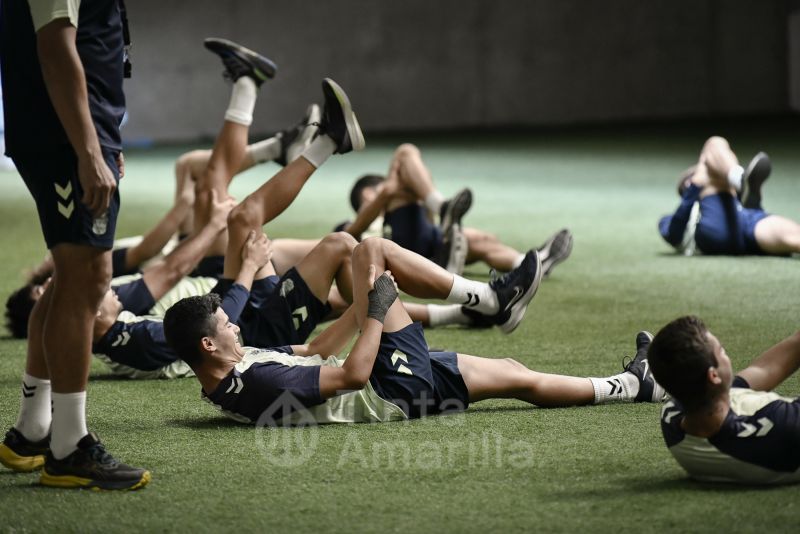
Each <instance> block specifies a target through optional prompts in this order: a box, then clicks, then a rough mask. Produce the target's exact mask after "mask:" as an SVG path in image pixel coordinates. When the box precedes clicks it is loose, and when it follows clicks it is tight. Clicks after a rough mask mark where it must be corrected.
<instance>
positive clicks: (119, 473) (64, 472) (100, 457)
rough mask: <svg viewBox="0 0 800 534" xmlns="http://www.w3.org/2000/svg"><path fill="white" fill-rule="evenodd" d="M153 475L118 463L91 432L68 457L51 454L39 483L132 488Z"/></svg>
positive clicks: (137, 487)
mask: <svg viewBox="0 0 800 534" xmlns="http://www.w3.org/2000/svg"><path fill="white" fill-rule="evenodd" d="M150 478H151V476H150V471H147V470H146V469H141V468H138V467H131V466H129V465H126V464H123V463H120V462H118V461H117V460H116V459H115V458H114V457H113V456H111V455H110V454H109V453H107V452H106V449H105V447H104V446H103V444H102V443H100V440H99V439H98V438H97V436H96V435H95V434H94V432H90V433H89V434H86V435H85V436H84V437H83V438H82V439H81V440H80V441H79V442H78V448H77V449H76V450H75V451H73V452H72V453H70V454H69V455H67V456H66V457H64V458H61V459H56V458H54V457H53V455H52V454H50V453H48V454H47V458H46V459H45V463H44V469H43V470H42V476H41V478H40V479H39V482H40V483H41V484H42V485H43V486H49V487H54V488H85V489H92V490H96V491H100V490H120V491H132V490H137V489H140V488H143V487H144V486H146V485H147V483H148V482H150Z"/></svg>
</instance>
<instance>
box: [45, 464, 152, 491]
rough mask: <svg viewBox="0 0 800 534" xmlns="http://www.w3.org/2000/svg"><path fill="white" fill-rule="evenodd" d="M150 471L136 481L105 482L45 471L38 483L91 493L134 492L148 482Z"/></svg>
mask: <svg viewBox="0 0 800 534" xmlns="http://www.w3.org/2000/svg"><path fill="white" fill-rule="evenodd" d="M150 479H151V476H150V471H145V472H144V473H143V474H142V476H141V478H139V479H138V480H135V481H133V480H125V481H107V480H102V481H99V480H94V479H91V478H82V477H77V476H73V475H51V474H49V473H48V472H47V469H46V468H45V469H43V470H42V475H41V477H40V478H39V483H40V484H41V485H42V486H47V487H50V488H66V489H90V490H93V491H135V490H138V489H141V488H143V487H145V486H146V485H147V484H148V483H149V482H150Z"/></svg>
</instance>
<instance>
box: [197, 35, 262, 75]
mask: <svg viewBox="0 0 800 534" xmlns="http://www.w3.org/2000/svg"><path fill="white" fill-rule="evenodd" d="M203 45H204V46H205V47H206V48H207V49H208V50H210V51H212V52H214V53H215V54H217V55H220V54H221V53H224V52H229V53H231V52H232V53H234V54H238V55H239V56H240V57H243V58H244V59H246V60H247V61H249V62H250V63H251V64H252V66H253V69H254V70H255V74H256V76H258V77H259V78H261V81H267V80H270V79H272V78H274V77H275V73H276V72H277V70H278V66H277V65H275V63H274V62H273V61H272V60H271V59H268V58H266V57H264V56H262V55H261V54H259V53H258V52H255V51H253V50H250V49H249V48H246V47H244V46H242V45H240V44H238V43H234V42H233V41H229V40H227V39H219V38H217V37H210V38H208V39H206V40H205V41H204V42H203Z"/></svg>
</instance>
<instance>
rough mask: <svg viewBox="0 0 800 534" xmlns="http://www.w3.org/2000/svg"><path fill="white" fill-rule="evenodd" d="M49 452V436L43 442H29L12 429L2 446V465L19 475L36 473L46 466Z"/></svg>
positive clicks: (0, 459)
mask: <svg viewBox="0 0 800 534" xmlns="http://www.w3.org/2000/svg"><path fill="white" fill-rule="evenodd" d="M49 450H50V437H49V436H48V437H46V438H44V439H43V440H41V441H29V440H28V439H26V438H25V436H23V435H22V433H21V432H20V431H19V430H17V429H16V428H13V427H12V428H11V429H10V430H9V431H8V432H6V437H5V439H4V440H3V443H2V444H0V463H2V464H3V465H4V466H6V467H8V468H9V469H11V470H12V471H17V472H19V473H28V472H30V471H36V470H37V469H41V468H42V466H43V465H44V459H45V455H46V454H47V451H49Z"/></svg>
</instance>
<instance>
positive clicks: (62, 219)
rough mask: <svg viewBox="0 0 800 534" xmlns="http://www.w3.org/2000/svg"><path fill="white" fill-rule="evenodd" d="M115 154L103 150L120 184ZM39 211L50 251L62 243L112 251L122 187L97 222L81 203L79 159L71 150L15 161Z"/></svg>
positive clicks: (115, 192) (20, 157)
mask: <svg viewBox="0 0 800 534" xmlns="http://www.w3.org/2000/svg"><path fill="white" fill-rule="evenodd" d="M116 156H117V153H116V152H111V151H109V150H106V149H105V148H104V149H103V158H104V159H105V161H106V163H107V164H108V167H109V168H110V169H111V172H112V174H113V175H114V179H115V180H116V182H117V184H119V169H118V168H117V162H116ZM14 164H15V165H16V166H17V170H18V171H19V174H20V175H21V176H22V179H23V180H24V181H25V185H26V186H27V187H28V191H30V193H31V196H33V200H34V201H35V202H36V210H37V211H38V212H39V223H40V224H41V227H42V235H43V236H44V240H45V243H46V244H47V248H48V249H52V248H53V247H55V246H56V245H58V244H60V243H73V244H76V245H89V246H91V247H95V248H99V249H111V247H112V246H113V245H114V231H115V230H116V226H117V214H118V213H119V204H120V199H119V188H117V189H116V190H115V191H114V194H113V195H112V196H111V204H110V206H109V208H108V211H107V212H106V214H105V215H104V216H103V217H100V218H97V219H95V218H94V217H93V216H92V214H91V213H89V210H88V209H86V206H84V205H83V202H81V198H83V187H81V182H80V180H79V179H78V160H77V158H76V156H75V153H74V152H73V151H72V150H71V149H62V150H56V151H54V152H51V153H48V154H47V155H46V156H42V155H37V156H33V157H27V156H18V157H15V158H14Z"/></svg>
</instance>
